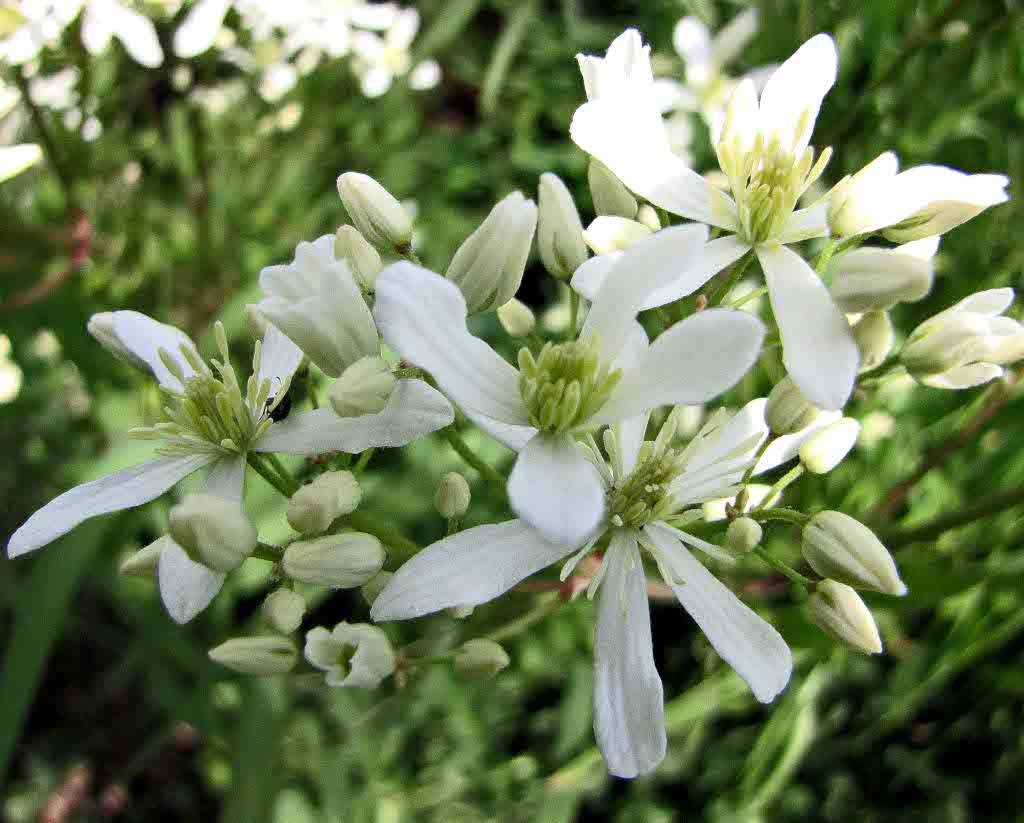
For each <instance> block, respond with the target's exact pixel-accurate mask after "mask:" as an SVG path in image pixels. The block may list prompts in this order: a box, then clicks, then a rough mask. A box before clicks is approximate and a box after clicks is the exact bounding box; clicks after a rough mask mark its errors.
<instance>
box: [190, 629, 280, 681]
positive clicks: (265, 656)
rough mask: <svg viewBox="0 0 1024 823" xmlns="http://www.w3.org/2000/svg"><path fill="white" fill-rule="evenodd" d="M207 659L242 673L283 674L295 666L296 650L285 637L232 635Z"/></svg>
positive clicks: (211, 650)
mask: <svg viewBox="0 0 1024 823" xmlns="http://www.w3.org/2000/svg"><path fill="white" fill-rule="evenodd" d="M209 654H210V659H211V660H212V661H213V662H214V663H220V664H221V665H222V666H226V667H227V668H229V669H232V670H234V671H236V672H241V673H242V674H262V675H267V674H284V673H285V672H287V671H291V669H292V668H293V667H294V666H295V662H296V660H298V651H297V650H296V648H295V645H294V644H293V643H292V641H291V640H289V639H288V638H287V637H232V638H231V639H230V640H227V641H225V642H224V643H221V644H220V645H219V646H217V647H216V648H215V649H210V652H209Z"/></svg>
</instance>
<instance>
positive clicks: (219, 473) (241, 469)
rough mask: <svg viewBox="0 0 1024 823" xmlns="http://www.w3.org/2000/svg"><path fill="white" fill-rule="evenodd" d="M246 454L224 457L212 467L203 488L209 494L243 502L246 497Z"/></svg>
mask: <svg viewBox="0 0 1024 823" xmlns="http://www.w3.org/2000/svg"><path fill="white" fill-rule="evenodd" d="M245 467H246V462H245V456H244V455H241V454H237V455H233V456H231V457H222V458H221V459H220V460H218V461H217V462H216V463H214V464H213V466H211V467H210V473H209V474H208V475H206V483H205V484H204V486H203V490H204V491H205V492H206V493H207V494H213V495H216V496H217V497H223V498H224V499H225V500H234V501H235V502H237V503H241V502H242V500H243V498H244V497H245Z"/></svg>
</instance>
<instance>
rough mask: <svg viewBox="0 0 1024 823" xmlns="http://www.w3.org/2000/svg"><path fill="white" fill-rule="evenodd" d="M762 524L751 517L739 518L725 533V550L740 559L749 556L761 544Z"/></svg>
mask: <svg viewBox="0 0 1024 823" xmlns="http://www.w3.org/2000/svg"><path fill="white" fill-rule="evenodd" d="M763 534H764V532H763V530H762V529H761V524H760V523H758V522H757V521H756V520H751V519H750V518H749V517H737V518H736V519H735V520H733V521H732V523H730V524H729V528H728V529H726V532H725V549H726V551H728V552H729V553H730V554H732V555H735V556H737V557H740V556H742V555H744V554H749V553H750V552H752V551H753V550H754V548H755V547H756V546H757V544H758V543H760V542H761V536H762V535H763Z"/></svg>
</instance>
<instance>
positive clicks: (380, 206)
mask: <svg viewBox="0 0 1024 823" xmlns="http://www.w3.org/2000/svg"><path fill="white" fill-rule="evenodd" d="M338 194H340V195H341V200H342V202H343V203H344V204H345V209H346V210H347V211H348V215H349V217H351V218H352V222H353V223H354V224H355V227H356V228H357V229H359V233H360V234H362V235H363V237H365V238H366V239H367V240H368V241H369V242H370V243H371V244H372V245H374V246H376V247H377V248H378V249H385V250H387V251H389V252H394V251H398V252H399V253H402V252H404V251H407V250H408V249H409V248H410V246H411V244H412V221H411V220H410V219H409V214H408V212H406V210H405V209H404V208H403V207H402V204H401V203H399V202H398V201H397V200H396V199H395V198H394V197H393V196H392V195H391V193H390V192H388V190H387V189H385V188H384V187H383V186H382V185H381V184H380V183H378V182H377V181H376V180H374V179H373V178H372V177H370V176H368V175H365V174H359V173H358V172H354V171H350V172H346V173H345V174H343V175H341V177H339V178H338Z"/></svg>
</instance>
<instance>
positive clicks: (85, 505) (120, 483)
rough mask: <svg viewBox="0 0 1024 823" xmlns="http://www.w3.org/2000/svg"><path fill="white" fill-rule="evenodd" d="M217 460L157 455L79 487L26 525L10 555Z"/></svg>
mask: <svg viewBox="0 0 1024 823" xmlns="http://www.w3.org/2000/svg"><path fill="white" fill-rule="evenodd" d="M213 459H214V458H213V456H212V455H208V454H198V455H194V454H190V455H186V456H184V457H157V458H154V459H153V460H147V461H145V462H143V463H139V464H138V465H136V466H131V467H130V468H127V469H122V470H121V471H118V472H114V473H113V474H108V475H107V476H106V477H101V478H99V480H93V481H92V482H90V483H83V484H82V485H81V486H75V488H73V489H71V490H70V491H66V492H64V494H62V495H61V496H60V497H57V498H55V499H54V500H51V501H50V502H49V503H47V504H46V505H45V506H43V507H42V508H41V509H40V510H39V511H37V512H36V513H35V514H33V515H32V516H31V517H30V518H29V519H28V520H26V521H25V522H24V523H23V524H22V526H21V528H19V529H18V530H17V531H16V532H15V533H14V534H13V535H12V536H11V539H10V542H8V544H7V556H8V557H18V556H19V555H22V554H25V553H26V552H30V551H34V550H35V549H39V548H42V547H43V546H45V545H46V544H47V543H50V542H52V541H54V540H56V539H57V538H58V537H61V536H62V535H65V534H67V533H68V532H69V531H71V530H72V529H73V528H74V527H75V526H77V525H78V524H79V523H82V522H84V521H86V520H88V519H89V518H91V517H97V516H99V515H101V514H110V513H111V512H119V511H123V510H124V509H131V508H134V507H135V506H141V505H142V504H143V503H148V502H149V501H150V500H154V499H155V498H157V497H159V496H160V495H161V494H163V493H164V492H165V491H167V490H168V489H169V488H171V486H173V485H174V484H175V483H177V482H178V481H179V480H181V479H182V478H184V477H188V475H190V474H192V472H194V471H198V470H199V469H201V468H202V467H203V466H207V465H209V464H210V463H211V462H213Z"/></svg>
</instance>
